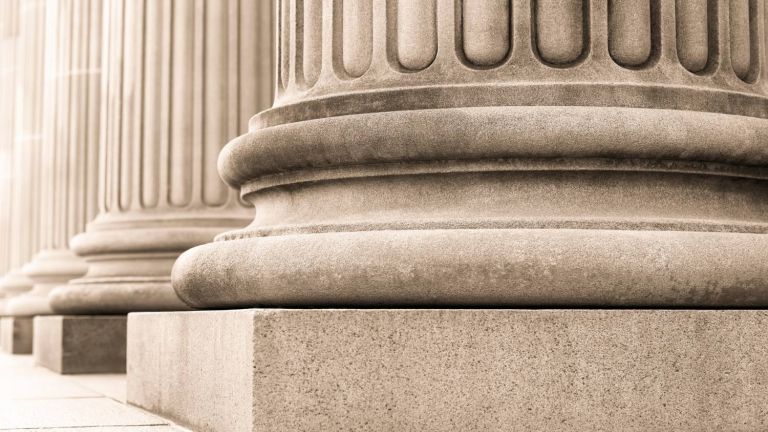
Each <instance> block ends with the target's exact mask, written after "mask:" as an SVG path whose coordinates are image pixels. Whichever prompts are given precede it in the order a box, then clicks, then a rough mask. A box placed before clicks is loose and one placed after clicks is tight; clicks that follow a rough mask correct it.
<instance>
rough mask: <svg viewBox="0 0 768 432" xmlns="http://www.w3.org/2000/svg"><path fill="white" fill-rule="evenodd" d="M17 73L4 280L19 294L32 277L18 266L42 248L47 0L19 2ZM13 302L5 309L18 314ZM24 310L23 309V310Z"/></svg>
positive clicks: (14, 93)
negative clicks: (8, 263) (8, 257)
mask: <svg viewBox="0 0 768 432" xmlns="http://www.w3.org/2000/svg"><path fill="white" fill-rule="evenodd" d="M16 10H17V13H18V32H19V36H18V45H17V53H23V55H19V56H18V57H17V65H18V68H17V75H16V79H15V80H14V81H13V85H14V87H15V91H14V92H13V94H12V95H13V96H12V97H13V100H14V105H15V106H14V108H15V110H16V118H15V119H14V127H13V136H14V138H13V139H14V144H13V155H14V156H13V168H12V173H13V188H12V204H11V220H10V228H11V236H10V245H11V271H10V272H9V273H8V274H7V275H6V277H5V278H4V280H3V282H2V288H3V290H5V291H12V292H15V293H21V292H24V291H28V290H30V289H31V288H32V285H33V281H32V280H30V279H29V278H28V277H27V275H25V274H24V273H23V272H22V270H21V268H22V266H23V265H24V264H25V263H27V262H28V261H29V260H30V259H31V258H32V256H33V254H34V253H35V252H37V251H38V250H39V247H40V239H41V236H40V228H41V226H40V213H41V201H42V197H41V195H40V180H39V179H40V177H41V174H40V172H41V168H42V167H41V165H40V161H41V160H42V158H43V149H42V138H41V133H42V109H43V103H42V102H43V94H42V91H43V50H44V40H43V39H44V38H43V37H42V35H44V34H45V31H44V20H45V0H19V1H18V2H17V7H16ZM14 302H15V300H14V301H10V300H9V302H8V305H7V308H6V312H8V313H9V314H13V315H15V314H17V313H18V312H19V310H18V309H17V308H16V306H14ZM24 314H25V312H24Z"/></svg>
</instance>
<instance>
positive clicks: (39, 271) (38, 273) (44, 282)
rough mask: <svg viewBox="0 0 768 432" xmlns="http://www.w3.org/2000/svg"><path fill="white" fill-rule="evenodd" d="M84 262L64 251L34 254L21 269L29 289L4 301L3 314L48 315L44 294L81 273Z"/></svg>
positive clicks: (50, 311)
mask: <svg viewBox="0 0 768 432" xmlns="http://www.w3.org/2000/svg"><path fill="white" fill-rule="evenodd" d="M87 269H88V266H87V265H86V264H85V261H84V260H83V259H81V258H79V257H78V256H77V255H75V254H73V253H72V252H71V251H69V250H67V249H47V250H43V251H40V252H38V254H37V255H36V256H35V257H34V259H32V261H31V262H29V263H28V264H26V265H25V266H24V268H23V269H22V270H23V272H24V275H25V276H27V277H28V278H29V279H30V280H31V281H32V282H33V284H34V286H33V288H32V290H30V291H29V292H26V293H24V294H22V295H19V296H16V297H13V298H11V299H10V300H8V302H7V303H6V313H8V314H9V315H13V316H35V315H47V314H52V313H53V310H52V309H51V305H50V304H49V302H48V295H49V293H50V292H51V290H53V289H54V288H55V287H57V286H59V285H62V284H65V283H67V282H69V280H71V279H74V278H76V277H80V276H82V275H84V274H85V272H86V270H87Z"/></svg>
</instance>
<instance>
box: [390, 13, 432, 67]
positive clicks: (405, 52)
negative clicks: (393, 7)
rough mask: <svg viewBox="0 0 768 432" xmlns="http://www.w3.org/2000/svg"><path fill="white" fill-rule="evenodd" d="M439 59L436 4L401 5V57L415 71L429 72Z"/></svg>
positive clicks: (398, 48) (399, 24)
mask: <svg viewBox="0 0 768 432" xmlns="http://www.w3.org/2000/svg"><path fill="white" fill-rule="evenodd" d="M436 55H437V4H436V3H435V0H423V1H418V2H413V1H407V0H406V1H397V57H398V61H399V62H400V65H401V66H402V67H403V68H405V69H407V70H411V71H420V70H423V69H426V68H427V67H428V66H429V65H430V64H432V62H433V61H434V59H435V56H436Z"/></svg>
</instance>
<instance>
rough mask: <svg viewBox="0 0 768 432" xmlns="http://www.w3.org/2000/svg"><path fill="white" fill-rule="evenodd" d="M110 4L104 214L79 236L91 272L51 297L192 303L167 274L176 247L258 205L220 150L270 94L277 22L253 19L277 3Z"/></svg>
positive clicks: (76, 302) (103, 307)
mask: <svg viewBox="0 0 768 432" xmlns="http://www.w3.org/2000/svg"><path fill="white" fill-rule="evenodd" d="M104 8H105V13H104V17H105V18H104V19H105V20H106V22H105V32H106V34H105V37H104V43H105V46H104V57H103V77H104V79H103V83H104V86H103V95H102V101H103V103H102V107H101V110H102V114H103V115H102V118H101V123H102V129H101V149H102V155H101V163H102V168H101V184H102V187H101V190H100V193H99V206H100V208H99V214H98V216H97V217H96V218H95V219H94V220H93V221H92V222H91V223H89V224H88V227H87V230H86V232H85V233H83V234H80V235H78V236H76V237H75V238H74V239H73V240H72V248H73V250H74V251H75V252H77V254H79V255H80V256H82V257H84V258H85V259H86V261H87V262H88V264H89V269H88V273H87V275H85V277H83V278H81V279H77V280H74V281H72V282H70V284H68V285H67V286H64V287H60V288H58V289H57V290H56V291H55V292H54V293H53V294H52V295H51V304H52V306H53V307H54V310H55V311H56V312H58V313H62V314H114V313H126V312H131V311H149V310H179V309H185V308H187V306H186V305H185V304H184V303H182V302H181V301H180V300H179V299H178V297H177V296H176V294H175V293H174V292H173V289H172V288H171V284H170V274H171V267H172V265H173V262H174V261H175V260H176V257H177V256H178V255H179V254H180V253H181V252H183V251H184V250H186V249H188V248H190V247H193V246H195V245H199V244H201V243H205V242H208V241H211V240H212V239H213V237H214V236H215V235H216V234H218V233H220V232H222V231H225V230H228V229H233V228H239V227H242V226H244V225H246V224H247V222H248V216H249V215H250V213H251V211H249V210H248V209H247V208H246V206H245V205H244V204H243V203H242V202H241V201H240V200H239V199H238V196H237V193H236V192H235V191H232V190H230V189H228V188H227V186H226V185H225V184H224V183H223V182H222V181H221V179H220V178H219V176H218V173H217V172H216V160H217V157H218V154H219V151H220V149H221V147H222V146H223V145H224V143H226V141H227V140H228V139H231V138H233V137H235V136H237V135H238V134H239V133H242V132H243V131H244V130H246V124H247V121H248V118H249V116H251V115H253V114H254V113H256V112H258V111H259V110H260V109H264V108H265V107H267V106H269V104H270V103H271V100H272V85H271V80H270V79H269V77H270V76H271V74H270V71H271V55H270V54H269V52H270V46H271V45H270V43H269V28H268V27H267V28H260V27H258V26H257V25H256V24H255V22H252V21H251V19H252V18H253V17H254V16H258V14H260V13H261V14H264V15H265V16H269V10H270V9H271V6H270V5H269V3H268V2H251V1H240V0H229V1H218V0H217V1H213V0H206V1H196V2H192V1H186V0H175V1H171V0H164V1H127V0H112V1H107V2H105V3H104ZM264 35H266V40H264V41H262V38H263V37H264ZM265 72H266V76H261V75H260V74H264V73H265Z"/></svg>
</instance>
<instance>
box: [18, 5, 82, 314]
mask: <svg viewBox="0 0 768 432" xmlns="http://www.w3.org/2000/svg"><path fill="white" fill-rule="evenodd" d="M79 3H80V0H61V1H49V2H48V3H45V2H41V1H38V2H37V3H36V8H37V9H36V11H37V12H36V13H35V15H34V26H35V27H34V28H33V30H34V32H33V33H32V35H31V36H30V40H31V42H30V44H34V49H32V48H33V47H30V50H31V52H34V53H39V54H36V57H35V58H36V59H37V61H38V62H39V61H42V52H43V47H45V73H44V77H45V84H44V87H43V93H44V95H43V97H44V100H45V104H44V105H43V109H42V116H43V117H42V121H40V119H39V118H38V119H37V127H38V128H40V127H41V126H42V152H41V164H40V166H39V167H40V168H39V171H38V173H39V174H38V177H39V180H40V209H39V212H40V230H39V236H40V250H39V252H38V253H37V254H36V255H35V257H34V258H33V259H32V261H31V262H29V263H27V264H26V265H25V266H24V269H23V270H24V273H25V275H26V276H28V277H29V278H30V279H31V280H32V281H33V282H34V287H33V289H32V290H31V291H30V292H29V293H26V294H24V295H22V296H19V297H17V298H15V299H13V300H11V301H9V302H8V313H9V314H12V315H16V316H35V315H46V314H51V313H52V312H53V311H52V310H51V307H50V304H49V302H48V294H49V293H50V291H51V290H52V289H53V288H55V287H56V286H58V285H60V284H62V283H66V282H67V281H68V280H70V279H72V278H74V277H77V276H80V275H82V274H84V273H85V271H86V268H87V267H86V265H85V262H84V261H83V260H82V259H80V258H78V257H77V256H75V255H74V254H73V253H72V252H70V251H69V250H68V249H67V242H68V239H69V238H70V237H71V236H72V235H74V234H75V233H76V232H78V228H81V227H83V225H84V223H85V220H86V215H85V211H84V208H85V202H86V199H85V198H86V195H87V192H88V185H87V184H86V182H85V181H84V178H86V177H87V176H86V170H85V169H84V167H83V166H81V165H82V164H84V163H85V162H84V161H86V160H87V159H88V153H89V150H90V152H93V151H94V150H93V149H88V148H87V146H88V144H89V140H87V139H84V137H83V136H81V135H80V134H78V131H77V130H76V129H75V128H73V127H72V125H73V124H75V123H74V122H72V119H73V118H75V117H77V116H81V115H87V111H85V110H83V109H80V108H81V107H82V106H78V105H77V104H76V103H77V98H78V96H79V93H78V89H77V88H74V87H72V86H70V85H69V83H70V81H77V80H79V78H76V79H75V80H72V77H71V76H70V74H73V75H75V76H79V75H81V74H84V73H86V74H87V67H82V64H81V63H82V61H81V59H82V58H84V56H85V58H87V55H88V53H87V52H83V51H82V50H79V49H78V46H77V45H76V44H73V40H74V39H73V36H74V35H77V34H78V33H79V32H83V31H85V30H87V27H84V26H83V25H80V23H79V22H75V20H76V19H77V16H76V15H75V14H74V13H73V11H74V10H75V6H76V5H77V4H79ZM43 12H45V13H43ZM31 20H32V18H30V21H31ZM30 26H32V23H30ZM44 29H46V30H48V31H47V33H44V31H43V30H44ZM42 34H45V36H46V37H45V38H43V37H41V35H42ZM22 38H23V36H22ZM42 68H43V66H42V63H37V64H36V65H35V66H34V70H35V71H38V73H39V71H40V70H42ZM38 89H39V87H38ZM38 115H39V112H38ZM39 130H40V129H38V131H39ZM38 134H39V132H38ZM91 147H93V146H91ZM91 188H92V189H93V186H91Z"/></svg>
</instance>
